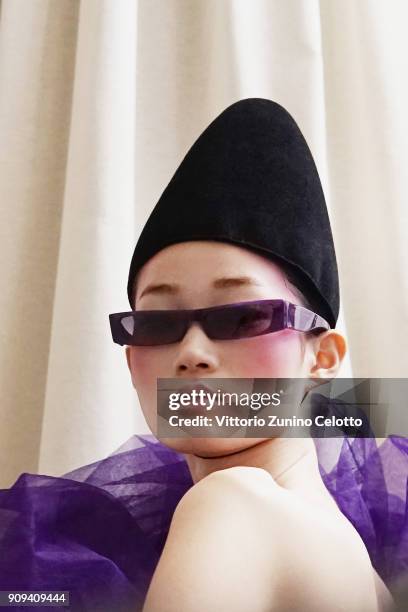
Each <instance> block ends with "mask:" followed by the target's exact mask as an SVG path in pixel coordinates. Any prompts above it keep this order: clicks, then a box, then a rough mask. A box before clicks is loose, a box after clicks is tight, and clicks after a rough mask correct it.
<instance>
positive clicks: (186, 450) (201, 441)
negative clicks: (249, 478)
mask: <svg viewBox="0 0 408 612" xmlns="http://www.w3.org/2000/svg"><path fill="white" fill-rule="evenodd" d="M264 439H265V438H214V437H212V438H198V437H191V438H159V440H160V442H161V443H162V444H164V445H165V446H168V447H169V448H171V449H173V450H175V451H176V452H178V453H183V454H188V455H196V456H199V457H205V458H208V459H211V458H215V457H222V456H225V455H231V454H233V453H238V452H240V451H242V450H245V449H247V448H250V447H251V446H255V445H256V444H259V442H262V441H263V440H264Z"/></svg>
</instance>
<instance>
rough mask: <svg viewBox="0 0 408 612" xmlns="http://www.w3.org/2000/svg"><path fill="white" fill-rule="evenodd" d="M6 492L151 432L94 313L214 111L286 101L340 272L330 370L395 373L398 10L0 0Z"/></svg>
mask: <svg viewBox="0 0 408 612" xmlns="http://www.w3.org/2000/svg"><path fill="white" fill-rule="evenodd" d="M0 6H1V15H0V143H1V144H0V148H1V160H0V162H1V163H0V194H1V198H0V202H1V209H0V232H1V235H0V244H1V270H2V274H1V291H0V338H1V346H0V377H1V378H0V383H1V386H0V410H1V430H0V467H1V469H0V486H10V485H11V484H12V483H13V482H14V481H15V479H16V478H17V477H18V475H19V474H20V473H21V472H32V473H36V472H40V473H46V474H51V475H60V474H62V473H64V472H66V471H68V470H70V469H73V468H74V467H77V466H79V465H82V464H85V463H88V462H91V461H94V460H97V459H100V458H102V457H104V456H105V455H107V454H108V453H110V452H112V451H113V450H114V449H115V448H116V447H117V446H119V445H120V444H121V443H123V442H124V441H125V440H126V439H128V438H129V437H130V436H131V435H132V434H133V433H147V432H148V428H147V425H146V423H145V421H144V418H143V416H142V414H141V411H140V407H139V405H138V402H137V396H136V392H135V391H134V389H133V387H132V385H131V381H130V376H129V373H128V369H127V364H126V359H125V353H124V347H120V346H118V345H115V344H113V342H112V339H111V336H110V329H109V324H108V314H109V313H111V312H118V311H121V310H127V309H128V306H129V305H128V302H127V296H126V282H127V274H128V269H129V264H130V258H131V255H132V252H133V248H134V244H135V242H136V240H137V237H138V235H139V233H140V231H141V228H142V226H143V223H144V222H145V220H146V218H147V216H148V214H149V212H150V211H151V209H152V208H153V206H154V204H155V202H156V201H157V199H158V197H159V196H160V194H161V192H162V190H163V189H164V187H165V186H166V184H167V182H168V181H169V179H170V178H171V176H172V174H173V172H174V171H175V169H176V167H177V166H178V164H179V163H180V161H181V159H182V157H183V155H184V154H185V153H186V151H187V150H188V148H189V146H190V145H191V144H192V142H193V141H194V140H195V138H196V137H197V136H198V135H199V134H200V132H201V131H202V130H203V129H204V128H205V127H206V126H207V125H208V123H209V122H210V121H211V120H212V119H213V118H214V117H215V116H216V115H217V114H218V113H219V112H221V111H222V110H223V109H224V108H225V107H226V106H228V105H229V104H231V103H232V102H234V101H236V100H238V99H241V98H245V97H253V96H257V97H266V98H270V99H272V100H275V101H277V102H279V103H280V104H282V105H283V106H285V107H286V108H287V109H288V110H289V112H290V113H291V114H292V115H293V116H294V118H295V119H296V121H297V122H298V124H299V125H300V127H301V129H302V131H303V133H304V135H305V137H306V139H307V141H308V143H309V145H310V147H311V149H312V152H313V155H314V157H315V160H316V163H317V166H318V169H319V173H320V176H321V179H322V182H323V187H324V190H325V193H326V196H327V201H328V206H329V212H330V218H331V222H332V227H333V232H334V238H335V244H336V251H337V258H338V264H339V271H340V283H341V298H342V310H341V315H340V319H339V324H338V328H339V330H340V331H341V332H342V333H343V334H344V335H345V336H346V338H347V341H348V348H349V353H348V356H347V359H346V360H345V362H344V365H343V366H342V370H341V372H340V374H339V375H340V376H352V375H354V376H356V377H406V376H408V358H407V355H408V272H407V267H408V248H407V242H408V211H407V208H406V206H405V205H406V202H407V188H408V185H407V176H408V174H407V172H406V166H407V163H408V119H407V113H406V110H405V109H406V108H408V82H407V75H408V43H407V35H406V31H405V29H406V23H407V22H408V5H407V4H406V3H405V2H404V0H400V1H399V0H393V2H392V3H385V2H378V1H377V0H344V1H343V0H337V1H336V0H321V1H320V2H319V1H318V0H285V2H283V1H282V0H251V2H248V0H194V1H192V0H166V1H163V0H139V1H137V0H82V1H80V0H30V1H29V2H27V0H2V2H1V5H0Z"/></svg>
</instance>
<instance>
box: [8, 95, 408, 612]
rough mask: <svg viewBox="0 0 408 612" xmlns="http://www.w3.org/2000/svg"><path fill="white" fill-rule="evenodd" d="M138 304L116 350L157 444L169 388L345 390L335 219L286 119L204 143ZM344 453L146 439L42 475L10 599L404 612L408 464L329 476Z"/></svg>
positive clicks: (20, 508) (136, 294)
mask: <svg viewBox="0 0 408 612" xmlns="http://www.w3.org/2000/svg"><path fill="white" fill-rule="evenodd" d="M127 289H128V298H129V304H130V308H131V311H130V312H124V313H115V314H112V315H110V324H111V330H112V334H113V340H114V341H115V342H117V343H119V344H121V345H126V349H125V354H126V359H127V364H128V367H129V370H130V373H131V378H132V382H133V385H134V387H135V389H136V391H137V393H138V396H139V399H140V403H141V406H142V409H143V412H144V415H145V417H146V420H147V422H148V424H149V425H150V427H151V429H152V432H154V433H156V408H157V407H156V392H157V379H158V378H172V379H176V380H179V381H180V383H182V384H185V383H188V381H191V380H194V381H196V380H197V379H205V380H206V384H207V385H208V384H209V382H208V381H210V383H211V382H213V383H214V386H215V387H213V389H214V388H216V387H217V380H219V379H221V378H222V379H233V378H235V379H240V378H245V379H247V378H264V379H268V378H271V379H273V378H303V379H310V380H312V379H313V380H314V381H316V380H317V381H319V380H321V381H324V380H325V379H328V378H333V377H335V376H336V374H337V372H338V370H339V366H340V364H341V361H342V359H343V358H344V355H345V352H346V343H345V340H344V338H343V337H342V335H341V334H340V333H338V332H337V331H336V330H335V327H336V322H337V317H338V312H339V287H338V274H337V265H336V257H335V251H334V245H333V238H332V234H331V228H330V223H329V218H328V215H327V210H326V204H325V201H324V196H323V191H322V188H321V185H320V180H319V177H318V173H317V170H316V167H315V164H314V162H313V159H312V156H311V153H310V151H309V148H308V146H307V144H306V142H305V140H304V138H303V136H302V134H301V132H300V130H299V128H298V126H297V125H296V123H295V122H294V120H293V119H292V117H291V116H290V115H289V114H288V113H287V112H286V111H285V110H284V109H283V108H282V107H281V106H279V105H278V104H275V103H273V102H271V101H269V100H263V99H249V100H242V101H240V102H238V103H236V104H233V105H232V106H231V107H229V108H227V109H226V110H225V111H224V112H223V113H222V114H221V115H220V116H219V117H217V118H216V119H215V120H214V122H213V123H212V124H211V125H210V126H209V127H208V128H207V130H205V132H204V133H203V134H202V135H201V136H200V137H199V139H198V140H197V142H196V143H195V144H194V145H193V146H192V148H191V149H190V151H189V152H188V154H187V155H186V157H185V158H184V160H183V162H182V163H181V165H180V167H179V168H178V170H177V172H176V173H175V175H174V177H173V178H172V180H171V181H170V183H169V185H168V187H167V188H166V190H165V191H164V193H163V195H162V196H161V198H160V200H159V202H158V203H157V205H156V207H155V208H154V210H153V212H152V214H151V216H150V217H149V219H148V221H147V223H146V225H145V227H144V229H143V232H142V234H141V236H140V238H139V240H138V242H137V244H136V247H135V250H134V254H133V257H132V262H131V266H130V271H129V279H128V288H127ZM337 442H338V440H337V439H334V438H333V439H327V440H326V441H325V444H324V445H322V446H321V445H318V444H316V441H315V440H313V439H311V438H306V437H305V438H293V437H292V438H291V437H283V436H281V437H270V438H269V437H264V438H238V437H237V438H233V437H229V438H217V437H205V436H203V437H195V436H191V437H187V438H186V437H184V438H176V437H166V438H161V439H160V440H158V439H156V438H155V437H154V436H133V437H132V438H131V439H130V440H129V441H128V442H127V443H126V444H124V445H123V446H122V447H121V448H120V449H119V450H118V451H117V452H116V453H114V454H113V455H112V456H110V457H108V458H105V459H103V460H101V461H99V462H96V463H95V464H92V465H90V466H83V467H82V468H79V469H78V470H75V471H73V472H71V473H69V474H65V475H64V476H63V477H61V478H53V477H47V476H42V475H32V474H22V475H21V476H20V477H19V479H18V480H17V481H16V483H15V484H14V485H13V487H11V488H10V489H9V490H4V491H0V591H10V590H16V589H18V590H36V591H38V590H48V591H50V590H54V591H65V592H67V591H69V593H70V609H72V610H75V611H89V612H96V610H100V611H103V612H119V611H120V612H122V611H123V612H125V611H126V612H129V611H130V610H134V611H136V610H139V611H140V610H142V609H143V612H156V611H157V612H172V611H173V610H174V611H177V612H183V611H185V612H187V611H188V612H201V611H204V610H205V611H207V610H214V611H218V610H220V611H221V610H222V611H223V612H230V611H231V612H232V611H234V612H237V611H240V610H242V611H245V612H247V611H248V610H251V612H256V611H257V610H262V611H271V612H272V611H279V612H284V611H285V610H291V612H292V611H295V610H302V612H307V611H313V612H319V611H320V610H322V611H323V610H324V611H325V612H337V611H339V612H340V610H341V611H345V610H347V612H380V611H381V612H382V611H385V610H388V609H389V608H390V606H391V603H392V601H391V598H390V594H389V591H388V589H387V587H386V586H385V584H384V582H383V580H382V579H384V581H385V582H386V583H387V585H392V584H393V582H394V581H395V579H397V578H399V577H400V576H401V575H402V574H403V573H404V571H405V569H406V567H407V564H408V546H407V545H406V542H407V541H408V538H407V535H408V525H407V524H406V521H405V516H406V508H407V505H406V487H405V484H406V475H407V473H408V448H407V445H406V443H405V439H403V438H397V437H395V436H394V437H393V439H392V440H391V439H390V440H388V439H387V441H386V442H385V443H384V444H383V445H381V448H380V449H378V448H377V446H376V442H375V440H374V439H371V440H370V439H367V438H366V439H364V438H362V439H356V440H354V441H350V440H348V439H347V438H345V439H344V440H343V441H342V440H340V442H341V446H340V450H339V452H338V453H337V461H336V462H335V464H334V466H331V467H327V466H326V467H325V452H326V451H330V452H331V451H332V450H335V447H336V448H338V444H337ZM329 454H330V453H329ZM395 465H398V466H399V469H400V473H399V476H400V477H399V479H398V478H396V474H395V469H394V466H395ZM387 470H394V471H393V477H392V490H391V487H390V486H389V484H388V482H391V480H390V481H388V480H387V478H386V474H387ZM377 570H378V573H377ZM379 574H380V575H381V578H380V575H379ZM47 609H48V608H47Z"/></svg>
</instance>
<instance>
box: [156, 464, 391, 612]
mask: <svg viewBox="0 0 408 612" xmlns="http://www.w3.org/2000/svg"><path fill="white" fill-rule="evenodd" d="M175 559H176V560H177V562H178V563H176V564H175V563H174V560H175ZM174 583H177V584H178V589H179V590H178V599H177V610H178V611H182V610H184V609H185V610H188V609H189V607H188V606H189V605H190V606H191V605H193V603H194V606H195V607H194V609H195V610H201V609H203V610H204V609H220V610H221V609H234V610H248V609H251V610H253V611H254V612H255V611H256V610H258V609H259V610H264V609H271V610H278V609H279V610H286V609H288V610H291V611H297V610H298V611H299V612H300V610H302V612H308V611H313V612H320V611H322V612H323V611H324V612H337V611H340V610H348V612H379V611H380V610H381V612H382V610H383V608H380V607H379V606H378V604H377V591H376V589H378V588H380V587H381V585H380V584H378V585H377V583H376V580H375V575H374V571H373V568H372V565H371V561H370V558H369V555H368V552H367V550H366V548H365V546H364V543H363V542H362V540H361V538H360V536H359V534H358V533H357V531H356V530H355V529H354V527H353V526H352V525H351V523H349V522H348V521H347V519H346V518H345V517H344V516H343V515H342V514H341V513H340V512H338V513H336V512H328V511H327V507H323V509H322V508H320V507H319V505H318V504H313V503H310V502H308V501H305V500H304V499H302V498H301V497H300V496H299V495H297V493H296V492H295V491H293V490H287V489H284V488H282V487H281V486H279V485H278V484H277V483H276V482H275V481H274V480H273V478H272V477H271V475H270V474H269V473H268V472H267V471H265V470H263V469H261V468H254V467H243V466H242V467H241V466H240V467H234V468H228V469H226V470H220V471H218V472H214V473H213V474H211V475H210V476H207V477H206V478H204V479H203V480H201V481H200V482H199V483H197V484H196V485H194V487H192V488H191V489H190V490H189V491H188V493H187V494H186V495H185V496H184V497H183V499H182V500H181V502H180V503H179V505H178V507H177V509H176V512H175V513H174V517H173V520H172V523H171V526H170V531H169V537H168V540H167V542H166V546H165V549H164V551H163V555H162V558H161V560H160V562H159V567H158V570H157V572H156V573H155V576H154V579H153V583H152V585H153V587H152V592H151V593H150V594H149V595H150V598H149V601H150V603H151V602H153V601H156V604H157V609H159V605H164V606H165V607H164V608H163V610H169V611H170V610H172V609H171V608H169V607H168V603H167V597H168V596H169V592H168V589H169V585H170V584H172V588H173V589H174ZM237 584H238V585H245V588H244V587H243V588H242V589H240V588H239V589H237V586H236V585H237ZM383 586H384V585H383ZM384 588H385V587H384ZM166 589H167V591H166ZM381 592H382V593H383V591H381ZM166 593H167V594H166ZM192 593H194V594H195V595H194V596H195V597H196V596H197V593H198V594H199V597H200V598H201V599H200V601H201V602H202V607H201V608H200V607H197V600H195V601H194V602H192V601H191V599H190V597H191V596H192V595H191V594H192ZM173 594H174V590H173ZM215 601H216V602H217V605H219V606H220V607H219V608H215V607H214V602H215ZM305 602H306V603H305ZM384 605H385V604H384ZM273 606H275V607H273ZM154 609H155V607H154V606H153V607H148V608H147V609H146V610H149V612H150V610H154ZM385 610H387V608H384V611H385Z"/></svg>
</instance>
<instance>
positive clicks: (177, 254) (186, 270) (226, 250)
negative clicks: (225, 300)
mask: <svg viewBox="0 0 408 612" xmlns="http://www.w3.org/2000/svg"><path fill="white" fill-rule="evenodd" d="M222 278H224V279H227V278H234V279H239V278H241V281H240V282H239V280H238V281H237V282H235V283H230V284H229V286H233V285H235V286H239V285H241V286H244V285H251V284H252V285H255V284H257V283H258V284H259V285H269V286H271V285H274V286H276V287H277V288H283V287H287V284H286V277H285V275H284V273H283V271H282V269H281V268H280V267H279V265H278V264H277V263H275V262H272V261H270V260H269V259H267V258H266V257H263V256H262V255H259V254H258V253H255V252H254V251H252V250H250V249H248V248H246V247H241V246H238V245H235V244H229V243H226V242H218V241H207V240H194V241H188V242H180V243H177V244H174V245H171V246H169V247H166V248H164V249H162V250H161V251H159V252H158V253H156V255H154V256H153V257H152V258H151V259H150V260H149V261H148V262H147V263H146V264H145V265H144V266H143V267H142V269H141V270H140V272H139V275H138V278H137V294H138V296H139V297H140V296H141V294H142V293H143V291H144V290H145V289H146V287H147V286H148V285H151V284H152V283H167V284H176V285H178V286H179V287H180V289H181V290H182V289H183V288H186V289H191V287H192V286H194V287H203V288H204V287H205V288H210V286H213V285H214V281H215V280H218V281H220V280H221V279H222ZM223 286H224V288H226V287H227V286H228V283H226V282H225V283H224V285H223V284H222V282H218V288H222V287H223Z"/></svg>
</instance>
